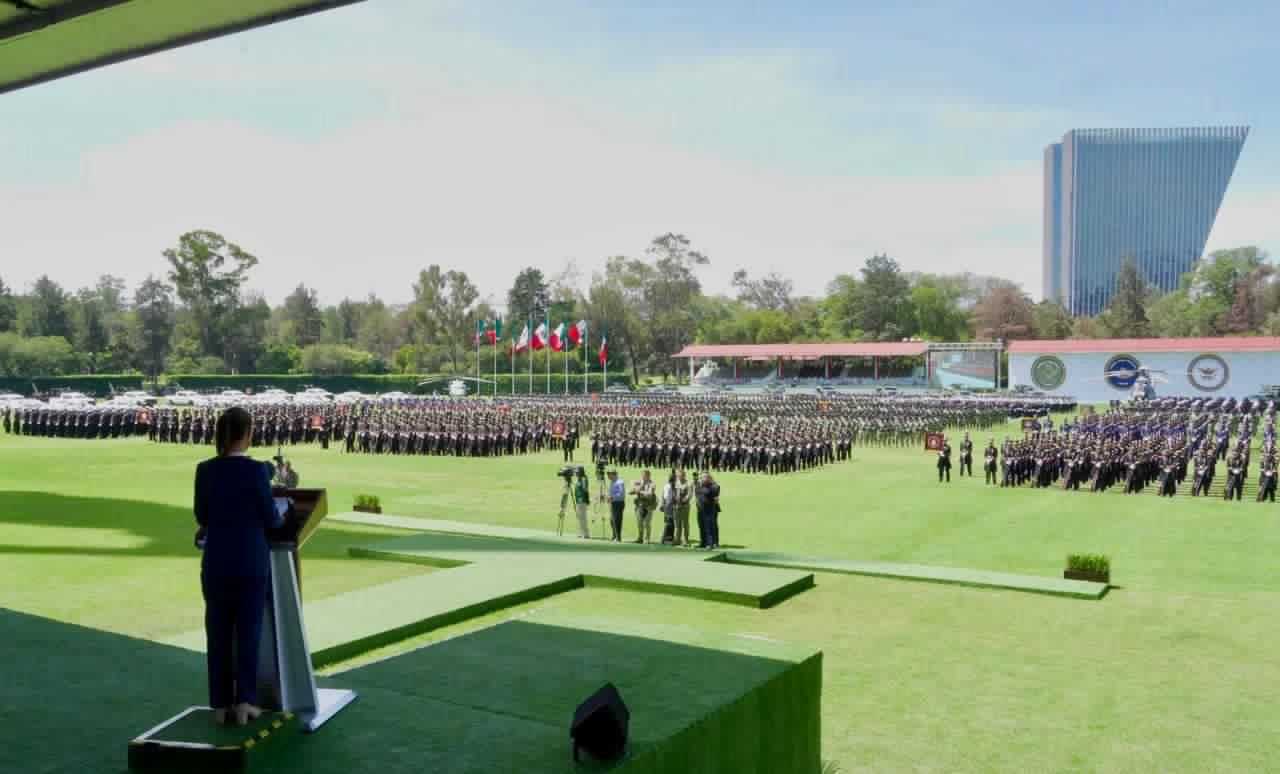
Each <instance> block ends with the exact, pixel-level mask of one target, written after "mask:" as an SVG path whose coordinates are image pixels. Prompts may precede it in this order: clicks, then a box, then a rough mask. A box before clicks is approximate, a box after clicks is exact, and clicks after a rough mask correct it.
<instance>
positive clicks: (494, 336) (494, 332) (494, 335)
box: [489, 317, 502, 347]
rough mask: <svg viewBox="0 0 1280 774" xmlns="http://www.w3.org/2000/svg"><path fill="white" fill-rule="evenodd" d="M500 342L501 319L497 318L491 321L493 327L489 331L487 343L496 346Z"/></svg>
mask: <svg viewBox="0 0 1280 774" xmlns="http://www.w3.org/2000/svg"><path fill="white" fill-rule="evenodd" d="M499 341H502V318H501V317H499V318H497V319H496V320H494V321H493V327H492V328H490V329H489V343H490V344H492V345H493V346H495V347H496V346H498V342H499Z"/></svg>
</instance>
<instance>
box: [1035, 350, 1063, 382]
mask: <svg viewBox="0 0 1280 774" xmlns="http://www.w3.org/2000/svg"><path fill="white" fill-rule="evenodd" d="M1066 380H1067V364H1066V363H1063V362H1062V359H1061V358H1059V357H1058V356H1056V355H1041V356H1040V357H1038V358H1036V359H1035V362H1033V363H1032V364H1031V381H1032V382H1034V383H1035V385H1036V386H1037V387H1039V388H1040V389H1042V390H1056V389H1058V388H1059V387H1061V386H1062V383H1063V382H1065V381H1066Z"/></svg>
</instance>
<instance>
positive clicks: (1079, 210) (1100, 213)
mask: <svg viewBox="0 0 1280 774" xmlns="http://www.w3.org/2000/svg"><path fill="white" fill-rule="evenodd" d="M1248 134H1249V129H1248V127H1244V126H1224V127H1201V128H1190V129H1073V130H1072V131H1070V132H1067V133H1066V134H1065V135H1064V136H1063V138H1062V142H1060V143H1054V144H1053V145H1050V146H1049V147H1048V148H1046V149H1045V152H1044V255H1043V271H1044V297H1045V298H1053V299H1057V300H1059V301H1061V302H1062V303H1063V304H1064V305H1065V306H1066V307H1067V309H1068V310H1069V311H1070V312H1071V314H1073V315H1076V316H1082V315H1095V314H1097V313H1098V312H1101V311H1102V309H1103V308H1104V307H1105V306H1106V305H1107V301H1109V300H1110V299H1111V293H1112V290H1113V289H1114V287H1115V277H1116V271H1117V270H1118V269H1119V268H1120V262H1121V261H1123V260H1124V259H1125V258H1129V257H1131V258H1133V259H1134V260H1135V261H1137V262H1138V266H1139V268H1141V270H1142V276H1143V278H1144V279H1145V280H1146V281H1147V282H1149V283H1151V284H1153V285H1155V286H1156V287H1158V288H1160V289H1161V290H1163V291H1166V292H1167V291H1170V290H1173V289H1174V288H1176V287H1177V286H1178V280H1179V278H1180V277H1181V276H1182V275H1183V274H1185V273H1186V272H1187V271H1189V270H1190V269H1191V265H1192V264H1193V263H1195V262H1196V260H1197V259H1199V258H1200V257H1201V255H1202V254H1203V252H1204V245H1205V242H1206V241H1207V240H1208V239H1209V231H1210V229H1212V228H1213V221H1214V219H1215V218H1217V216H1218V207H1219V206H1220V205H1221V204H1222V196H1223V194H1224V193H1226V190H1227V183H1228V182H1229V181H1230V180H1231V173H1232V172H1233V171H1234V170H1235V166H1236V159H1238V158H1239V157H1240V149H1241V148H1242V147H1243V146H1244V141H1245V137H1246V136H1248Z"/></svg>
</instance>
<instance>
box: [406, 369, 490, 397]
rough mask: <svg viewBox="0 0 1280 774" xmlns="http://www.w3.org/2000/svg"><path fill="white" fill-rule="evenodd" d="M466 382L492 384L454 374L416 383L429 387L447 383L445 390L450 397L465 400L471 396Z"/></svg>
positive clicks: (488, 381) (484, 380)
mask: <svg viewBox="0 0 1280 774" xmlns="http://www.w3.org/2000/svg"><path fill="white" fill-rule="evenodd" d="M468 382H474V383H475V384H477V385H480V384H493V383H494V381H493V380H492V379H482V378H480V377H476V376H460V375H456V374H455V375H451V376H433V377H432V378H430V379H423V380H422V381H420V382H418V386H419V387H431V386H434V385H439V384H441V383H447V384H448V387H447V389H448V391H449V396H450V397H453V398H465V397H467V395H470V394H471V386H470V385H469V384H468Z"/></svg>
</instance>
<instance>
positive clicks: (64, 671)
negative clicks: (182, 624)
mask: <svg viewBox="0 0 1280 774" xmlns="http://www.w3.org/2000/svg"><path fill="white" fill-rule="evenodd" d="M0 631H3V632H4V634H5V635H6V638H7V640H6V650H5V655H6V662H5V669H6V682H5V699H6V701H5V702H4V704H3V705H2V706H0V721H2V722H3V723H4V726H3V727H4V728H5V730H6V737H5V744H4V745H3V746H0V770H3V771H5V772H10V771H13V772H18V771H21V772H123V771H124V770H125V769H126V764H125V761H126V757H127V751H128V747H129V742H130V741H131V740H132V739H134V738H135V737H137V736H138V735H139V734H140V733H142V732H143V731H145V730H148V729H149V728H151V727H152V726H154V725H156V724H157V723H159V722H160V721H161V720H162V719H163V718H166V717H169V716H172V715H173V714H175V713H176V712H177V711H178V710H179V709H181V707H180V706H178V705H177V704H175V700H180V699H181V697H182V694H184V693H187V694H189V693H192V692H194V691H196V690H198V689H197V688H196V686H195V685H193V684H194V683H202V682H203V668H202V667H203V659H202V658H200V657H199V656H198V655H195V654H193V653H190V652H188V651H184V650H181V649H177V648H172V647H167V646H162V645H158V644H155V643H151V642H148V641H146V640H138V639H132V638H128V637H124V636H121V635H117V634H111V633H108V632H101V631H97V630H92V629H85V628H83V627H76V626H70V625H67V624H63V623H60V622H57V621H51V620H49V619H43V618H38V617H35V616H29V615H26V614H23V613H17V612H13V611H7V610H3V609H0ZM645 634H647V635H649V636H644V635H645ZM655 675H661V676H662V679H653V678H654V676H655ZM821 679H822V674H821V657H820V655H819V654H816V653H815V652H814V651H813V650H812V649H806V648H800V647H795V646H789V645H786V644H782V643H774V642H767V641H762V640H758V639H745V638H735V637H731V636H725V635H714V634H708V633H706V632H697V633H694V632H690V631H686V632H683V633H682V632H680V631H676V630H672V629H668V628H665V627H651V628H650V629H649V630H648V631H645V627H638V626H636V625H635V624H634V623H631V622H625V621H623V622H616V623H614V624H612V625H610V624H609V623H608V622H602V621H600V620H583V621H581V622H579V623H578V624H571V625H565V623H564V621H563V619H561V622H560V623H559V624H543V623H534V622H530V621H513V622H507V623H505V624H502V625H499V626H497V627H493V628H489V629H485V630H482V631H479V632H476V633H473V634H470V635H466V636H463V637H459V638H456V639H452V640H449V641H447V642H444V643H439V644H436V645H434V646H432V647H430V648H426V649H423V650H418V651H414V652H412V653H408V654H405V655H401V656H398V657H396V658H392V659H388V660H385V661H381V662H378V663H375V664H371V665H368V666H365V667H362V668H359V669H355V670H351V671H348V672H345V673H344V674H342V675H341V677H340V680H339V681H340V682H341V683H342V684H343V685H344V686H347V687H351V688H354V689H355V690H356V691H357V692H358V693H359V698H358V700H357V701H356V702H355V703H354V704H352V705H350V706H349V707H348V708H346V709H345V710H343V712H342V713H340V714H339V715H337V716H336V717H335V718H333V719H332V720H330V721H329V724H327V725H326V726H325V727H324V728H323V729H321V730H320V731H319V732H318V733H316V734H310V735H299V734H295V733H293V732H294V731H296V728H295V727H294V726H292V725H288V726H286V727H285V728H282V729H276V730H273V731H272V732H271V735H270V736H269V737H268V738H267V739H266V740H263V739H261V738H258V740H257V744H256V745H255V747H254V749H253V750H252V751H250V753H249V760H250V765H251V770H253V771H261V772H296V771H306V772H309V773H311V774H349V772H352V771H375V770H376V771H380V772H386V773H387V774H396V773H399V772H405V773H406V774H408V773H409V772H421V771H449V772H451V773H454V772H456V773H458V774H463V773H470V772H475V773H476V774H479V772H490V771H517V770H518V771H526V772H531V774H538V773H539V772H566V773H567V772H572V771H582V770H586V771H595V770H603V768H605V767H595V766H588V767H586V768H584V769H579V768H577V767H575V766H574V765H573V764H572V763H570V762H569V754H568V753H569V749H570V747H569V737H568V728H569V721H570V720H571V719H572V716H573V710H574V708H575V707H576V706H577V704H578V703H579V702H581V701H582V700H583V699H585V698H586V697H587V696H588V695H589V694H590V693H591V692H593V691H594V690H595V689H596V688H598V687H599V686H600V685H602V684H603V683H604V682H606V681H613V682H614V683H615V684H616V685H618V687H619V688H620V689H621V691H622V693H623V697H624V699H625V701H626V702H627V705H628V708H629V709H630V711H631V713H632V716H631V739H632V743H631V746H630V756H629V759H628V760H627V761H626V763H625V765H623V766H620V767H617V768H616V769H615V770H617V771H627V772H635V774H651V773H652V774H656V773H657V772H661V771H673V770H679V771H687V772H700V771H701V772H711V771H724V770H725V769H724V768H722V767H719V766H718V765H715V766H713V765H712V764H716V763H717V762H719V761H733V760H737V761H742V760H744V757H743V756H745V755H750V756H751V757H750V758H749V760H751V761H754V762H758V763H759V764H760V765H762V766H765V767H767V770H769V771H797V772H815V773H816V771H817V763H818V757H819V752H820V750H819V746H820V742H819V733H820V726H819V724H820V718H819V707H820V704H819V701H820V695H821V693H820V689H821ZM322 682H329V681H327V680H326V681H322ZM784 708H785V709H786V711H787V712H786V715H785V716H779V715H776V714H775V713H776V712H777V711H779V710H781V709H784ZM269 722H270V718H269V716H268V718H266V719H264V720H263V721H262V723H263V724H265V723H269ZM202 723H203V724H204V725H201V724H202ZM258 730H260V729H259V728H258V727H257V726H251V727H249V728H247V729H218V728H216V727H214V726H212V719H211V718H210V717H209V716H208V713H203V714H201V715H197V716H190V717H188V718H186V719H185V720H183V721H180V722H179V723H178V724H176V725H175V726H174V727H171V728H168V729H165V730H164V731H161V732H159V733H156V734H154V735H153V736H154V738H158V739H165V740H169V741H188V742H196V743H212V744H234V743H243V740H244V738H245V735H246V733H248V732H251V731H253V732H256V731H258ZM743 734H749V735H750V737H751V739H752V740H754V741H750V742H746V741H744V740H743V739H742V738H741V736H742V735H743ZM260 748H261V749H260ZM709 753H714V755H709ZM734 770H744V769H743V768H741V767H738V768H736V769H734ZM762 770H763V769H762Z"/></svg>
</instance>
